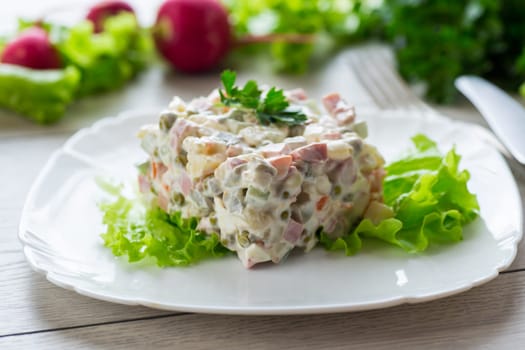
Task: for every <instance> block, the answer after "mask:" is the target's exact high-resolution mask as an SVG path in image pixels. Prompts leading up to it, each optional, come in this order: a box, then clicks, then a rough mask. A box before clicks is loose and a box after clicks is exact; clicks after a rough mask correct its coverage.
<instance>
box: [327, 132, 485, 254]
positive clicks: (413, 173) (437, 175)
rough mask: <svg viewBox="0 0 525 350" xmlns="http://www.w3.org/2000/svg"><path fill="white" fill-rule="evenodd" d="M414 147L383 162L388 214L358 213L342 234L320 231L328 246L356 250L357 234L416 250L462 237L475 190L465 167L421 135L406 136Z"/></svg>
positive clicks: (475, 210)
mask: <svg viewBox="0 0 525 350" xmlns="http://www.w3.org/2000/svg"><path fill="white" fill-rule="evenodd" d="M412 141H413V143H414V146H415V149H414V150H412V151H410V152H409V153H407V154H406V155H405V156H403V157H402V158H400V159H399V160H397V161H394V162H392V163H390V164H388V165H387V166H386V168H385V169H386V171H387V174H388V175H387V176H386V178H385V180H384V183H383V186H384V201H385V204H386V205H388V206H390V207H391V208H392V210H393V213H394V215H393V217H391V218H386V219H384V220H382V221H380V222H379V223H374V222H372V221H371V220H370V219H363V220H362V221H361V222H360V223H359V224H358V225H357V226H356V227H355V228H353V229H352V230H351V231H350V232H349V233H348V234H346V235H344V236H343V237H340V238H337V239H332V238H330V237H329V236H328V235H327V234H325V233H323V232H321V233H320V242H321V244H322V245H324V246H325V248H326V249H328V250H344V252H345V254H346V255H353V254H355V253H357V252H358V251H359V250H360V249H361V247H362V244H363V242H362V240H363V238H375V239H380V240H382V241H385V242H387V243H390V244H393V245H396V246H399V247H401V248H403V249H404V250H406V251H408V252H411V253H416V252H422V251H424V250H426V249H427V248H428V246H429V244H431V243H453V242H458V241H461V240H462V239H463V226H464V225H466V224H467V223H469V222H471V221H473V220H474V219H475V218H476V217H477V216H478V214H479V205H478V202H477V199H476V196H475V195H474V194H472V193H470V192H469V190H468V188H467V182H468V180H469V177H470V175H469V173H468V171H467V170H462V171H460V170H459V162H460V156H459V155H458V154H457V153H456V151H455V149H454V148H453V149H452V150H450V151H449V152H448V153H447V154H446V155H445V156H443V155H441V153H440V152H439V150H438V148H437V146H436V144H435V143H434V142H433V141H432V140H430V139H429V138H428V137H426V136H424V135H416V136H414V137H413V138H412Z"/></svg>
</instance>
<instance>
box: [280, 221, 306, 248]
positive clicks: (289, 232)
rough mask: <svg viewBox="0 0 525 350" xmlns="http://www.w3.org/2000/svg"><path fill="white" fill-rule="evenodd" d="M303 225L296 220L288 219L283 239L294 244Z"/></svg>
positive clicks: (299, 235)
mask: <svg viewBox="0 0 525 350" xmlns="http://www.w3.org/2000/svg"><path fill="white" fill-rule="evenodd" d="M303 228H304V226H303V225H302V224H300V223H298V222H297V221H295V220H293V219H290V221H289V222H288V226H286V229H285V231H284V235H283V237H284V239H285V240H287V241H288V242H290V243H292V244H295V242H297V240H298V239H299V238H300V237H301V233H302V232H303Z"/></svg>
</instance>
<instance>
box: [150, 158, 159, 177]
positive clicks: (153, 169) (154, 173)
mask: <svg viewBox="0 0 525 350" xmlns="http://www.w3.org/2000/svg"><path fill="white" fill-rule="evenodd" d="M157 174H158V167H157V163H156V162H151V178H153V179H156V178H157Z"/></svg>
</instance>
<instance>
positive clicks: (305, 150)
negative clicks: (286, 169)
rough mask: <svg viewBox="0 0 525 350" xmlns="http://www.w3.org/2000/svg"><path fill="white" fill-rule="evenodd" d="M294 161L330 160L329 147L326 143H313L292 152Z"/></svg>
mask: <svg viewBox="0 0 525 350" xmlns="http://www.w3.org/2000/svg"><path fill="white" fill-rule="evenodd" d="M292 157H293V160H304V161H305V162H322V161H325V160H327V159H328V147H327V146H326V143H311V144H309V145H306V146H303V147H300V148H298V149H296V150H294V151H293V152H292Z"/></svg>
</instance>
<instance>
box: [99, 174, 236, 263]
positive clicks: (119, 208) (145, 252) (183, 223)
mask: <svg viewBox="0 0 525 350" xmlns="http://www.w3.org/2000/svg"><path fill="white" fill-rule="evenodd" d="M99 186H100V187H102V188H103V189H104V190H105V191H106V192H107V193H108V194H110V195H111V196H112V200H109V201H105V202H102V203H100V204H99V207H100V209H101V210H102V212H103V213H104V216H103V223H104V224H105V225H106V232H104V233H103V234H102V235H101V237H102V239H103V240H104V245H105V246H106V247H108V248H110V249H111V251H112V252H113V254H114V255H116V256H126V257H127V259H128V261H129V262H137V261H140V260H142V259H144V258H147V257H150V258H154V259H155V260H156V263H157V265H158V266H160V267H165V266H186V265H190V264H193V263H196V262H199V261H201V260H204V259H208V258H214V257H219V256H223V255H225V254H227V253H228V252H229V250H228V249H226V248H225V247H223V246H222V245H221V244H220V242H219V236H218V235H217V234H212V235H207V234H205V233H202V232H200V231H198V230H197V223H198V220H197V219H196V218H191V219H183V218H182V217H181V216H180V213H177V214H175V215H171V216H170V215H168V214H166V213H165V212H164V211H163V210H161V209H160V208H159V207H158V206H156V205H151V204H150V203H144V202H143V201H142V200H141V199H139V198H138V197H134V196H126V195H125V194H124V192H125V191H124V188H123V186H121V185H120V186H114V185H111V184H109V183H107V182H104V181H99Z"/></svg>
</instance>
